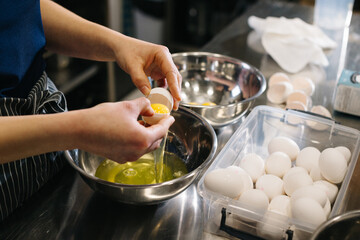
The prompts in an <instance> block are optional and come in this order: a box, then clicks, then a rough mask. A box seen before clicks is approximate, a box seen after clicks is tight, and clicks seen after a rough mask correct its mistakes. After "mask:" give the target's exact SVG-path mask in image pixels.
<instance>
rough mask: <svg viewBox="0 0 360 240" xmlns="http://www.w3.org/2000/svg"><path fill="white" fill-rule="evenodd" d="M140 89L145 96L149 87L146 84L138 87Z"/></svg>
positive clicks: (147, 94) (148, 92) (148, 91)
mask: <svg viewBox="0 0 360 240" xmlns="http://www.w3.org/2000/svg"><path fill="white" fill-rule="evenodd" d="M140 91H141V92H142V93H143V94H144V95H145V96H146V97H147V96H149V94H150V89H149V88H148V87H147V86H143V87H142V88H140Z"/></svg>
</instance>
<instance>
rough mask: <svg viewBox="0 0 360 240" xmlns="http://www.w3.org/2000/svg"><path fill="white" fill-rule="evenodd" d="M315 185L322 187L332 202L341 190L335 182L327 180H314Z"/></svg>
mask: <svg viewBox="0 0 360 240" xmlns="http://www.w3.org/2000/svg"><path fill="white" fill-rule="evenodd" d="M314 187H317V188H319V189H322V190H323V191H324V192H325V193H326V195H327V197H328V199H329V200H330V203H331V204H333V203H334V201H335V199H336V196H337V194H338V191H339V189H338V187H337V186H336V185H335V184H332V183H330V182H328V181H325V180H319V181H316V182H314Z"/></svg>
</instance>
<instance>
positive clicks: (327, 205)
mask: <svg viewBox="0 0 360 240" xmlns="http://www.w3.org/2000/svg"><path fill="white" fill-rule="evenodd" d="M324 212H325V216H326V218H328V217H329V215H330V212H331V204H330V200H329V199H326V203H325V206H324Z"/></svg>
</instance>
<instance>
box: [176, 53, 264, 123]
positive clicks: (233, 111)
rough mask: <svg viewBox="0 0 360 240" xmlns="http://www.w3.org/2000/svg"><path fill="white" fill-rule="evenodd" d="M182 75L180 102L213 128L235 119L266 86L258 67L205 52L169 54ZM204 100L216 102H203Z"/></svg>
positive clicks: (238, 117) (245, 110)
mask: <svg viewBox="0 0 360 240" xmlns="http://www.w3.org/2000/svg"><path fill="white" fill-rule="evenodd" d="M172 58H173V61H174V63H175V65H176V66H177V68H178V69H179V71H180V74H181V75H182V78H183V81H182V90H181V97H182V101H181V103H180V105H182V106H185V107H188V108H190V109H191V110H193V111H195V112H197V113H198V114H200V115H201V116H203V117H204V118H205V119H206V120H207V121H208V122H209V123H210V124H211V125H212V126H213V127H214V128H219V127H223V126H226V125H228V124H231V123H234V122H236V121H237V120H239V119H240V118H241V117H242V116H243V115H244V114H245V113H246V112H247V111H248V110H249V108H250V107H251V105H252V103H253V102H254V100H255V99H256V98H257V97H259V96H260V95H261V94H262V93H263V92H264V91H265V89H266V79H265V78H264V76H263V75H262V74H261V72H260V71H259V70H257V69H256V68H254V67H253V66H251V65H249V64H247V63H245V62H242V61H240V60H238V59H235V58H231V57H228V56H224V55H220V54H214V53H207V52H185V53H175V54H172ZM206 102H212V103H215V104H216V106H204V105H202V104H204V103H206Z"/></svg>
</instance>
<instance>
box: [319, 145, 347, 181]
mask: <svg viewBox="0 0 360 240" xmlns="http://www.w3.org/2000/svg"><path fill="white" fill-rule="evenodd" d="M319 168H320V171H321V174H322V175H323V176H324V178H326V180H328V181H330V182H332V183H335V184H337V183H341V182H342V181H343V179H344V177H345V174H346V170H347V162H346V159H345V157H344V155H343V154H342V153H341V152H339V151H338V150H336V149H335V148H327V149H325V150H324V151H322V152H321V154H320V158H319Z"/></svg>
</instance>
